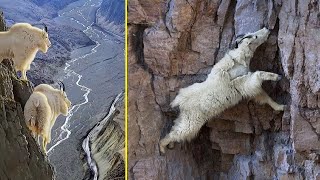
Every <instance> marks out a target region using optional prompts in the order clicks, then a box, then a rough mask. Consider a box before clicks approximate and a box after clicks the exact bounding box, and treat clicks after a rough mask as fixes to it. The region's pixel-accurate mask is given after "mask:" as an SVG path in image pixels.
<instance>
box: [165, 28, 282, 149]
mask: <svg viewBox="0 0 320 180" xmlns="http://www.w3.org/2000/svg"><path fill="white" fill-rule="evenodd" d="M269 33H270V32H269V30H268V29H266V28H263V29H261V30H259V31H257V32H254V33H248V34H246V35H244V36H242V37H240V38H237V40H236V43H237V46H236V49H233V50H230V51H229V52H228V53H226V55H225V56H224V57H223V58H222V59H221V60H220V61H219V62H218V63H217V64H215V65H214V66H213V68H212V70H211V72H210V74H209V75H208V77H207V79H206V80H205V81H204V82H202V83H195V84H193V85H191V86H189V87H186V88H182V89H180V91H179V93H178V95H177V96H176V98H175V99H174V100H173V102H172V103H171V106H172V107H178V106H179V109H180V114H179V116H178V118H177V119H176V120H175V124H174V126H173V127H172V129H171V131H170V133H169V134H167V135H166V136H165V137H164V138H163V139H161V140H160V143H159V146H160V151H161V152H162V153H165V147H166V146H167V145H169V146H171V148H172V146H173V143H174V142H180V141H184V140H188V141H190V140H191V139H192V138H194V137H195V136H196V135H197V133H198V132H199V130H200V129H201V127H202V126H203V125H204V124H205V123H206V122H207V121H208V120H210V119H211V118H212V117H214V116H216V115H218V114H220V113H221V112H223V111H224V110H226V109H227V108H230V107H232V106H234V105H236V104H237V103H239V102H240V101H241V100H242V99H243V98H249V99H253V100H255V101H256V102H258V103H260V104H265V103H267V104H269V105H270V106H271V107H272V108H273V109H274V110H276V111H283V109H284V105H279V104H277V103H276V102H274V101H273V100H272V99H271V98H270V97H269V96H268V94H267V93H266V92H265V91H264V90H263V89H262V87H261V85H262V82H263V81H266V80H271V81H278V80H280V79H281V76H280V75H278V74H275V73H271V72H264V71H256V72H254V73H252V72H250V70H249V64H250V60H251V58H252V56H253V54H254V52H255V50H256V48H257V47H258V46H260V45H261V44H262V43H263V42H265V41H266V40H267V38H268V35H269Z"/></svg>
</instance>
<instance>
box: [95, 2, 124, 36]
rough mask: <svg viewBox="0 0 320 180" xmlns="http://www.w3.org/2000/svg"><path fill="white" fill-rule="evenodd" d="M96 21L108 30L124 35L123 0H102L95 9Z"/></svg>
mask: <svg viewBox="0 0 320 180" xmlns="http://www.w3.org/2000/svg"><path fill="white" fill-rule="evenodd" d="M96 23H97V24H98V25H99V26H101V27H103V28H104V29H106V30H108V31H111V32H113V33H116V34H118V35H121V36H124V29H125V28H124V0H103V1H102V3H101V7H100V8H99V9H98V10H97V14H96Z"/></svg>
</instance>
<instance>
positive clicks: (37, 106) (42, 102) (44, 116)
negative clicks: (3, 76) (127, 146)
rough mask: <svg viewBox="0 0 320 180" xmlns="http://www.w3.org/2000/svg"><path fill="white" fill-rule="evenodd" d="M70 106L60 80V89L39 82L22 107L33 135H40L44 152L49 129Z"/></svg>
mask: <svg viewBox="0 0 320 180" xmlns="http://www.w3.org/2000/svg"><path fill="white" fill-rule="evenodd" d="M70 106H71V102H70V100H69V99H68V98H67V95H66V93H65V86H64V84H63V83H62V82H60V90H58V89H54V88H53V87H51V86H50V85H47V84H40V85H38V86H37V87H35V88H34V91H33V93H32V94H31V96H30V98H29V99H28V101H27V103H26V105H25V108H24V117H25V121H26V124H27V126H28V128H29V129H30V130H31V132H32V135H33V137H36V136H37V137H38V143H39V144H40V142H39V136H42V148H43V151H44V152H46V146H47V144H48V143H50V141H51V129H52V127H53V125H54V123H55V121H56V119H57V117H58V116H59V115H60V114H62V115H64V116H67V114H68V109H69V108H70Z"/></svg>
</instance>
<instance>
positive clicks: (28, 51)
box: [0, 23, 51, 80]
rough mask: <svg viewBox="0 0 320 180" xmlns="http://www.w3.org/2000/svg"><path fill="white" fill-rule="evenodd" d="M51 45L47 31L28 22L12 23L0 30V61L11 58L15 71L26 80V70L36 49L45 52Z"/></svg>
mask: <svg viewBox="0 0 320 180" xmlns="http://www.w3.org/2000/svg"><path fill="white" fill-rule="evenodd" d="M50 46H51V42H50V40H49V37H48V33H47V32H46V31H45V30H42V29H39V28H37V27H33V26H31V25H30V24H28V23H17V24H14V25H13V26H12V27H11V28H10V29H9V30H8V31H5V32H0V62H2V61H3V59H12V60H13V62H14V67H15V69H16V71H17V72H18V71H21V76H22V79H23V80H27V75H26V73H27V70H30V64H31V62H32V61H33V60H34V58H35V56H36V54H37V52H38V50H40V51H42V52H43V53H46V52H47V51H48V48H49V47H50Z"/></svg>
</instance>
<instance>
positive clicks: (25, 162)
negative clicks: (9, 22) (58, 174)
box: [0, 16, 53, 180]
mask: <svg viewBox="0 0 320 180" xmlns="http://www.w3.org/2000/svg"><path fill="white" fill-rule="evenodd" d="M4 27H5V24H4V22H3V17H2V16H0V31H3V30H4ZM31 92H32V88H31V86H30V84H29V83H26V82H22V81H20V80H18V79H17V78H16V74H15V71H14V69H13V65H12V62H11V61H9V60H5V61H3V62H2V63H0V154H1V155H0V179H1V180H2V179H3V180H7V179H14V180H34V179H43V180H49V179H53V169H52V167H51V166H50V165H49V163H48V160H47V159H46V158H45V156H44V155H43V154H42V152H41V151H40V150H39V147H38V145H37V144H36V142H35V140H34V139H33V137H32V136H31V135H30V132H29V130H28V128H27V127H26V124H25V121H24V116H23V110H22V109H23V108H22V107H24V105H25V103H26V101H27V100H28V98H29V96H30V95H31Z"/></svg>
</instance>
